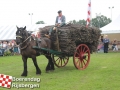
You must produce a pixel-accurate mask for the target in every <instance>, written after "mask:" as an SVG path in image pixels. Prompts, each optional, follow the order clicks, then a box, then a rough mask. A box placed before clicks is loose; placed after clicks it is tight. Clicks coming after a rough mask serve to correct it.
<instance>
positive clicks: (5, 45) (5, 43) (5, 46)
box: [3, 41, 7, 50]
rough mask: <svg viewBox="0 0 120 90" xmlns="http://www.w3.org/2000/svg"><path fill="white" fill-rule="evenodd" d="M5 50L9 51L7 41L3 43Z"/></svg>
mask: <svg viewBox="0 0 120 90" xmlns="http://www.w3.org/2000/svg"><path fill="white" fill-rule="evenodd" d="M3 49H4V50H6V49H7V42H6V41H4V42H3Z"/></svg>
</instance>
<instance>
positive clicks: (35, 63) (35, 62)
mask: <svg viewBox="0 0 120 90" xmlns="http://www.w3.org/2000/svg"><path fill="white" fill-rule="evenodd" d="M32 60H33V63H34V66H35V67H36V74H41V70H40V68H39V66H38V64H37V60H36V56H33V57H32Z"/></svg>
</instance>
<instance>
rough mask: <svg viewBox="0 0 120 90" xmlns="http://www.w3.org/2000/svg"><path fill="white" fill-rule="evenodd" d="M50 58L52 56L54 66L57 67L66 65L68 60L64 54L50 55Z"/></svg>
mask: <svg viewBox="0 0 120 90" xmlns="http://www.w3.org/2000/svg"><path fill="white" fill-rule="evenodd" d="M52 58H53V61H54V64H55V66H57V67H64V66H66V65H67V63H68V61H69V57H68V56H66V57H58V56H55V55H52Z"/></svg>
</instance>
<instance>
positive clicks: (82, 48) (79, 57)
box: [73, 44, 90, 70]
mask: <svg viewBox="0 0 120 90" xmlns="http://www.w3.org/2000/svg"><path fill="white" fill-rule="evenodd" d="M89 62H90V50H89V48H88V46H87V45H85V44H80V45H79V46H78V47H77V48H76V51H75V53H74V57H73V63H74V65H75V67H76V68H77V69H79V70H84V69H85V68H86V67H87V66H88V64H89Z"/></svg>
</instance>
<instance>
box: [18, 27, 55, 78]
mask: <svg viewBox="0 0 120 90" xmlns="http://www.w3.org/2000/svg"><path fill="white" fill-rule="evenodd" d="M16 27H17V26H16ZM16 43H17V45H19V48H20V52H21V56H22V60H23V67H24V70H23V73H22V74H21V76H27V75H28V71H27V59H28V58H32V61H33V63H34V66H35V67H36V74H38V75H40V74H41V70H40V68H39V66H38V63H37V60H36V57H37V56H39V55H41V54H44V56H45V57H46V58H47V59H48V64H47V66H46V72H49V71H53V70H54V69H55V68H54V63H53V60H52V57H51V54H50V53H49V52H47V51H42V50H38V49H34V48H33V46H39V47H41V48H47V49H50V48H51V40H50V39H48V38H41V41H40V42H39V43H38V41H37V39H36V40H35V38H34V37H32V34H30V33H28V31H27V30H26V26H25V27H20V28H19V27H17V31H16Z"/></svg>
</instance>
